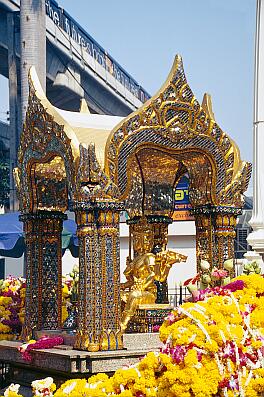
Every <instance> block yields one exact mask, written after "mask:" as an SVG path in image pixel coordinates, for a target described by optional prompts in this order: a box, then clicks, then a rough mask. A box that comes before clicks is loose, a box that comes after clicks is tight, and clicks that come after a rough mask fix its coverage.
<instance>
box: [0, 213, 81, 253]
mask: <svg viewBox="0 0 264 397" xmlns="http://www.w3.org/2000/svg"><path fill="white" fill-rule="evenodd" d="M19 215H20V213H19V212H9V213H7V214H3V215H0V255H1V256H8V257H12V258H19V257H20V256H22V255H23V253H24V251H25V241H24V234H23V223H22V222H20V221H19ZM66 248H69V249H70V250H71V252H72V254H73V255H74V256H78V238H77V236H76V223H75V222H74V220H72V219H67V220H66V221H64V222H63V231H62V250H63V253H64V252H65V250H66Z"/></svg>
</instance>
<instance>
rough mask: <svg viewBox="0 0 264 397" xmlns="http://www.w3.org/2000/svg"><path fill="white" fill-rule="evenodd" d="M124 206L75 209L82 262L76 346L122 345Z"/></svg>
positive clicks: (95, 348) (111, 347)
mask: <svg viewBox="0 0 264 397" xmlns="http://www.w3.org/2000/svg"><path fill="white" fill-rule="evenodd" d="M120 210H121V208H120V205H117V204H115V203H102V202H100V203H94V204H89V203H87V204H83V205H80V206H78V205H77V206H76V209H75V212H76V223H77V234H78V238H79V263H80V265H79V266H80V267H79V302H78V330H77V336H76V343H75V348H76V349H81V350H88V351H98V350H117V349H121V348H122V340H121V337H120V336H119V323H120V317H121V301H120V246H119V244H120V242H119V211H120Z"/></svg>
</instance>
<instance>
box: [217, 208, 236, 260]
mask: <svg viewBox="0 0 264 397" xmlns="http://www.w3.org/2000/svg"><path fill="white" fill-rule="evenodd" d="M214 211H215V213H214V221H213V224H214V225H213V226H214V249H213V262H214V265H216V266H218V267H220V268H222V267H223V263H224V261H225V260H227V259H231V258H234V257H235V248H234V242H235V237H236V231H235V227H236V218H237V215H239V214H240V213H241V209H239V208H232V207H216V208H215V209H214Z"/></svg>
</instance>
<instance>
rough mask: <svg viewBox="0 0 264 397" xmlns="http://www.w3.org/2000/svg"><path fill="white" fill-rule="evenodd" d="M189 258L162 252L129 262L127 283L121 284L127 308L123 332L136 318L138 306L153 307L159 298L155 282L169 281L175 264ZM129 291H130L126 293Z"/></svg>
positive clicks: (124, 314)
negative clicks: (132, 319)
mask: <svg viewBox="0 0 264 397" xmlns="http://www.w3.org/2000/svg"><path fill="white" fill-rule="evenodd" d="M186 259H187V257H186V256H185V255H182V254H179V253H177V252H174V251H170V250H168V251H161V252H158V253H157V254H156V255H155V254H152V253H146V254H143V255H139V256H137V257H136V258H135V259H134V260H133V261H131V262H129V261H127V267H126V269H125V271H124V275H125V276H126V278H127V281H126V282H125V283H123V284H121V298H122V300H123V301H124V302H125V308H124V311H123V314H122V318H121V324H120V328H121V332H125V330H126V328H127V325H128V323H129V321H130V319H131V318H132V317H133V316H134V314H135V312H136V310H137V307H138V305H140V304H150V305H153V304H155V302H156V298H157V287H156V284H155V282H156V281H159V282H164V281H166V280H167V277H168V274H169V271H170V269H171V267H172V265H173V264H174V263H177V262H185V261H186ZM127 289H128V291H126V290H127Z"/></svg>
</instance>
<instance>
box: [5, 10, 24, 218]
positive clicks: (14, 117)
mask: <svg viewBox="0 0 264 397" xmlns="http://www.w3.org/2000/svg"><path fill="white" fill-rule="evenodd" d="M15 35H16V33H15V20H14V13H11V12H10V13H8V14H7V36H8V78H9V80H8V81H9V116H10V126H9V128H10V135H9V137H10V163H9V164H10V166H9V170H10V174H9V183H10V193H9V203H10V210H11V211H16V210H17V209H18V201H17V197H16V189H15V183H14V178H13V169H14V168H15V167H16V166H17V151H18V144H19V133H20V126H21V107H20V101H19V98H18V65H17V60H16V36H15Z"/></svg>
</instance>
